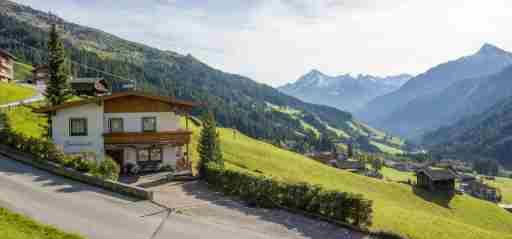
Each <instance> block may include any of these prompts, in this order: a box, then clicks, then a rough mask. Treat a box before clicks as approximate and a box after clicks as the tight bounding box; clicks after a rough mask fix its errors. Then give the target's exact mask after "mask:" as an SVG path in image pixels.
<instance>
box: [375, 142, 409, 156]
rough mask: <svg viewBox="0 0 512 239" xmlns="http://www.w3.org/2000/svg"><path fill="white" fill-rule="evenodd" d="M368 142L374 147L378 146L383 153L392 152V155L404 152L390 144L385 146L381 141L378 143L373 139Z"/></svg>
mask: <svg viewBox="0 0 512 239" xmlns="http://www.w3.org/2000/svg"><path fill="white" fill-rule="evenodd" d="M370 144H372V145H374V146H375V147H377V148H379V150H380V151H382V152H383V153H387V154H393V155H397V154H403V153H404V151H402V150H400V149H398V148H393V147H391V146H387V145H385V144H382V143H379V142H375V141H373V140H371V141H370Z"/></svg>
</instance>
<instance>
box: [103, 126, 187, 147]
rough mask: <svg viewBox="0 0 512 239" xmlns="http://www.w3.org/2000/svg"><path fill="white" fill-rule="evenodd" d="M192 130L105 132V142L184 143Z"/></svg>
mask: <svg viewBox="0 0 512 239" xmlns="http://www.w3.org/2000/svg"><path fill="white" fill-rule="evenodd" d="M191 135H192V132H191V131H189V130H175V131H165V132H122V133H121V132H120V133H105V134H103V139H104V142H105V144H162V145H168V144H171V145H178V146H179V145H185V144H188V143H189V142H190V136H191Z"/></svg>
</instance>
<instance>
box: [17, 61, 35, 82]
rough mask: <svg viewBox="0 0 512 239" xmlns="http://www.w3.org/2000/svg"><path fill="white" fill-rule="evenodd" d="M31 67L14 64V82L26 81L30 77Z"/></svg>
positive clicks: (18, 63)
mask: <svg viewBox="0 0 512 239" xmlns="http://www.w3.org/2000/svg"><path fill="white" fill-rule="evenodd" d="M32 69H33V67H32V66H31V65H27V64H23V63H20V62H15V63H14V80H26V79H29V78H31V77H32Z"/></svg>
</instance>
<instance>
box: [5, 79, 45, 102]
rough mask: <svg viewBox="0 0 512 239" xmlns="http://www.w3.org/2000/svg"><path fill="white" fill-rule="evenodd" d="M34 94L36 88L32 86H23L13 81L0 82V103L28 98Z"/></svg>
mask: <svg viewBox="0 0 512 239" xmlns="http://www.w3.org/2000/svg"><path fill="white" fill-rule="evenodd" d="M36 94H37V92H36V90H34V89H32V88H28V87H23V86H20V85H17V84H14V83H3V82H0V105H3V104H7V103H10V102H14V101H18V100H23V99H28V98H30V97H32V96H34V95H36Z"/></svg>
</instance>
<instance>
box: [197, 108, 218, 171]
mask: <svg viewBox="0 0 512 239" xmlns="http://www.w3.org/2000/svg"><path fill="white" fill-rule="evenodd" d="M202 120H203V128H202V130H201V134H200V136H199V144H198V146H197V152H198V153H199V160H200V164H199V165H200V174H201V175H204V169H205V168H204V167H205V165H206V164H207V163H215V164H218V165H219V166H221V167H224V159H223V157H222V150H221V147H220V137H219V134H218V133H217V124H216V122H215V117H214V116H213V113H212V112H207V113H205V114H204V115H203V117H202Z"/></svg>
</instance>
